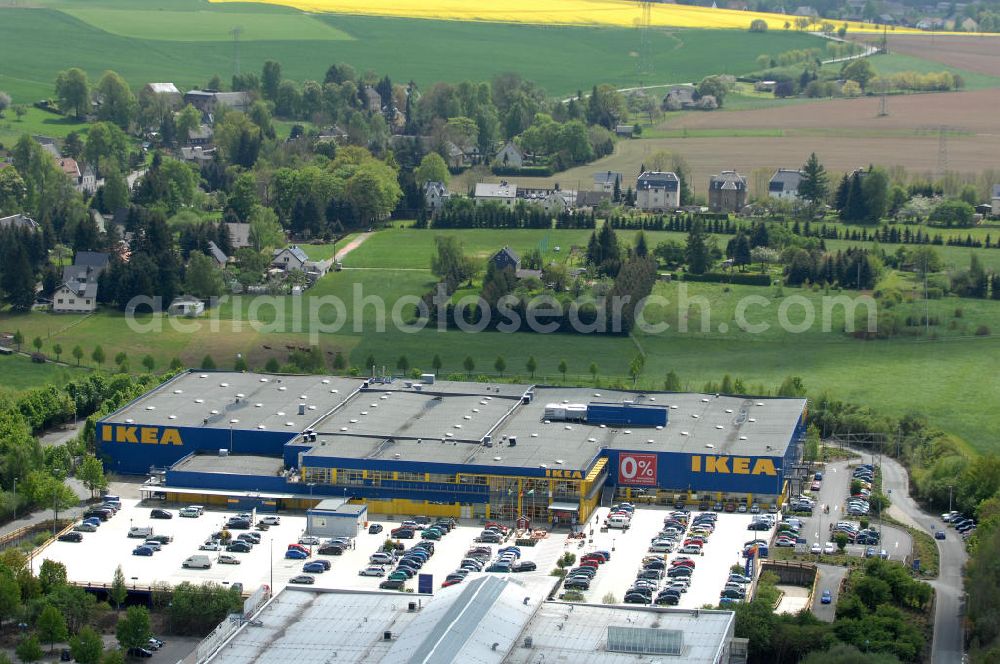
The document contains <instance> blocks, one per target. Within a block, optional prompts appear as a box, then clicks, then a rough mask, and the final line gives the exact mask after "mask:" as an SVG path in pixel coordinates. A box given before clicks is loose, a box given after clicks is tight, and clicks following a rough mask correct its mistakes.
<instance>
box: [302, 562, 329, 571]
mask: <svg viewBox="0 0 1000 664" xmlns="http://www.w3.org/2000/svg"><path fill="white" fill-rule="evenodd" d="M324 562H325V561H322V560H313V561H311V562H308V563H306V564H305V565H303V566H302V571H303V572H309V573H310V574H322V573H323V572H325V571H326V570H327V569H329V568H328V567H327V566H326V565H324V564H323V563H324Z"/></svg>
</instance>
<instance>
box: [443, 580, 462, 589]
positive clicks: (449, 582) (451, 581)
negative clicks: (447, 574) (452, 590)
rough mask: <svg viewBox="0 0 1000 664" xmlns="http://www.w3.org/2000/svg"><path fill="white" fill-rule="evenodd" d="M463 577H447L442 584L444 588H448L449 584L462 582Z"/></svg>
mask: <svg viewBox="0 0 1000 664" xmlns="http://www.w3.org/2000/svg"><path fill="white" fill-rule="evenodd" d="M461 582H462V580H461V579H446V580H445V582H444V583H442V584H441V587H442V588H447V587H448V586H455V585H458V584H459V583H461Z"/></svg>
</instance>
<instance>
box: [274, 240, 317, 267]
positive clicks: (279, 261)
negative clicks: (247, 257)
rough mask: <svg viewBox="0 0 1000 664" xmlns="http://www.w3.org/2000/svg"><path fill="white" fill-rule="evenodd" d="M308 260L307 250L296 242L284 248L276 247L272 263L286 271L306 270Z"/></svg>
mask: <svg viewBox="0 0 1000 664" xmlns="http://www.w3.org/2000/svg"><path fill="white" fill-rule="evenodd" d="M308 262H309V257H308V256H306V252H304V251H302V249H301V248H300V247H298V246H297V245H294V244H293V245H292V246H290V247H285V248H284V249H275V250H274V257H273V258H272V259H271V265H273V266H274V267H276V268H279V269H281V270H284V271H285V272H289V271H291V270H302V271H303V272H305V265H306V263H308Z"/></svg>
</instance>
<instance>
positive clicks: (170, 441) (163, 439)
mask: <svg viewBox="0 0 1000 664" xmlns="http://www.w3.org/2000/svg"><path fill="white" fill-rule="evenodd" d="M101 437H102V439H103V440H105V441H108V442H110V441H111V440H112V427H110V426H107V425H105V426H104V429H103V431H102V432H101ZM114 441H115V442H117V443H141V444H143V445H178V446H180V445H183V444H184V441H183V440H182V439H181V432H180V431H178V430H177V429H162V430H161V429H160V428H158V427H138V426H125V425H117V426H115V427H114Z"/></svg>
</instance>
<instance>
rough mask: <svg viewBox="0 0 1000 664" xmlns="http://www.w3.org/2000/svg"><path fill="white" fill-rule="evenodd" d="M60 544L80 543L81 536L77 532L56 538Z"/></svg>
mask: <svg viewBox="0 0 1000 664" xmlns="http://www.w3.org/2000/svg"><path fill="white" fill-rule="evenodd" d="M57 539H58V540H59V541H60V542H82V541H83V535H82V534H81V533H79V532H77V531H71V532H68V533H66V534H65V535H60V536H59V537H58V538H57Z"/></svg>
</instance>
